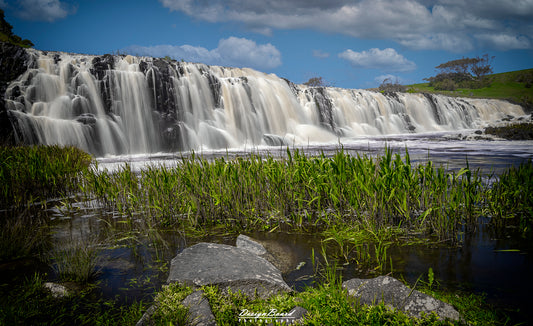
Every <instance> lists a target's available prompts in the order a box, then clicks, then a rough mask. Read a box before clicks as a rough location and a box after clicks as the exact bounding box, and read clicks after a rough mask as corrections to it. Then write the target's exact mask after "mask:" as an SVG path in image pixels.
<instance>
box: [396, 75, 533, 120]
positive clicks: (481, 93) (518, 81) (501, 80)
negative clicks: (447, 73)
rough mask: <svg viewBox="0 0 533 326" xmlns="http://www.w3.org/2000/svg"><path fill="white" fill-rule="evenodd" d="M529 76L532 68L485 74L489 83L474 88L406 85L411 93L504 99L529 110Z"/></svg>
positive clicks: (531, 100) (532, 92) (531, 104)
mask: <svg viewBox="0 0 533 326" xmlns="http://www.w3.org/2000/svg"><path fill="white" fill-rule="evenodd" d="M531 76H533V69H526V70H520V71H512V72H506V73H500V74H493V75H488V76H485V79H484V80H485V81H490V84H487V83H485V84H484V83H481V84H478V86H479V87H476V88H470V87H471V85H466V86H464V87H463V86H460V85H458V86H457V89H456V90H454V91H444V90H438V89H436V88H435V86H434V85H433V84H430V83H424V84H414V85H408V86H407V87H408V91H409V92H411V93H416V92H418V93H440V94H444V95H448V96H460V97H475V98H495V99H504V100H509V101H511V102H513V103H516V104H519V105H522V106H523V107H524V108H525V109H526V110H530V111H531V110H533V89H532V88H531V80H533V79H532V78H531ZM432 78H433V77H432Z"/></svg>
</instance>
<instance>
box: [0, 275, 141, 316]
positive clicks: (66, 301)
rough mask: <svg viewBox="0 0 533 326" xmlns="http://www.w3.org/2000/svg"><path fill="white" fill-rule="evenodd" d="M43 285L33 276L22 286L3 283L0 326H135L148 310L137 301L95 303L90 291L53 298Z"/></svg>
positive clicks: (85, 290)
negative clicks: (121, 303)
mask: <svg viewBox="0 0 533 326" xmlns="http://www.w3.org/2000/svg"><path fill="white" fill-rule="evenodd" d="M44 282H45V277H43V276H42V275H39V274H35V275H34V276H33V277H31V278H28V279H26V280H25V281H24V282H23V283H22V284H18V285H15V286H13V285H10V287H6V286H5V285H4V284H2V285H3V286H1V287H0V325H135V324H136V323H137V321H138V320H139V319H140V318H141V317H142V315H143V313H144V311H145V310H146V308H147V307H146V304H144V303H143V302H137V301H135V302H128V303H126V304H125V305H124V304H123V305H120V304H119V303H118V301H116V300H102V299H100V300H98V299H97V298H96V300H95V293H93V291H92V290H91V289H90V288H88V289H84V290H81V291H79V292H76V293H74V294H72V295H70V296H68V297H64V298H54V297H52V295H51V293H50V291H48V290H47V289H45V288H44V286H43V285H44ZM8 289H9V290H8Z"/></svg>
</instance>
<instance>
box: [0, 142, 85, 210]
mask: <svg viewBox="0 0 533 326" xmlns="http://www.w3.org/2000/svg"><path fill="white" fill-rule="evenodd" d="M91 162H92V158H91V156H90V155H89V154H87V153H85V152H83V151H81V150H79V149H77V148H75V147H60V146H20V147H0V207H11V206H15V207H20V206H22V207H23V206H25V205H26V203H27V202H28V201H30V202H34V201H37V202H38V201H42V200H46V199H49V198H50V197H56V196H62V195H67V194H68V193H69V192H71V191H75V190H76V191H77V189H78V173H79V172H80V171H83V170H85V169H87V168H88V166H89V164H90V163H91Z"/></svg>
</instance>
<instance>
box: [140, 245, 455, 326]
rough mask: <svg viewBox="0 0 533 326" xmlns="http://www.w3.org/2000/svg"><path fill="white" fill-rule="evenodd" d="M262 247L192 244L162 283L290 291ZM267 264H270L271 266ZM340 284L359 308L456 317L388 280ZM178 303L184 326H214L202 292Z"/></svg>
mask: <svg viewBox="0 0 533 326" xmlns="http://www.w3.org/2000/svg"><path fill="white" fill-rule="evenodd" d="M265 244H268V243H264V241H258V240H255V239H253V238H250V237H248V236H245V235H239V237H238V238H237V241H236V246H230V245H224V244H215V243H205V242H202V243H198V244H196V245H193V246H191V247H189V248H186V249H185V250H183V251H182V252H181V253H179V254H178V255H177V256H176V257H175V258H174V259H172V261H171V266H170V272H169V277H168V280H167V282H168V283H172V282H179V283H181V284H184V285H188V286H192V287H200V286H203V285H215V286H218V287H219V289H220V290H221V292H222V293H223V294H224V293H226V294H227V293H228V289H231V291H232V292H237V291H241V292H242V293H243V294H245V295H247V296H248V297H250V298H256V297H259V298H262V299H266V298H268V297H270V296H271V295H273V294H276V293H280V292H289V291H292V289H291V288H290V287H289V286H288V285H287V284H286V283H285V281H284V280H283V278H282V276H281V272H280V270H279V269H278V268H276V267H275V266H274V264H276V265H279V264H280V263H279V259H284V258H283V257H284V255H280V254H279V253H277V254H276V253H275V252H272V251H271V248H269V246H268V245H265ZM269 260H272V263H271V262H270V261H269ZM282 265H283V264H282ZM342 286H343V288H345V289H346V290H347V291H348V295H350V296H354V297H356V298H358V300H359V301H358V302H359V303H360V304H367V305H373V304H379V303H381V302H383V303H385V304H386V305H388V306H390V307H392V308H395V309H398V310H402V311H404V312H406V313H407V314H408V315H410V316H412V317H420V316H421V315H422V314H423V313H425V314H431V313H433V312H434V313H436V314H437V315H438V316H439V317H440V318H447V319H451V320H460V318H461V317H460V315H459V313H458V312H457V311H456V310H455V309H454V308H453V307H452V306H451V305H449V304H447V303H445V302H442V301H440V300H437V299H435V298H433V297H431V296H429V295H427V294H424V293H421V292H419V291H416V290H413V289H410V288H408V287H407V286H405V285H404V284H403V283H401V282H400V281H398V280H396V279H394V278H392V277H389V276H379V277H376V278H373V279H357V278H354V279H351V280H348V281H345V282H344V283H343V284H342ZM182 304H183V305H185V306H187V307H189V319H188V320H189V321H188V324H187V325H195V326H198V325H216V322H215V318H214V316H213V313H212V310H211V306H210V303H209V301H208V300H207V299H206V298H205V297H204V293H203V291H201V290H197V291H195V292H193V293H192V294H190V295H189V296H188V297H187V298H185V299H184V300H183V301H182ZM156 309H157V307H156V306H155V305H154V306H152V307H151V308H150V309H149V310H148V311H147V312H146V313H145V315H144V316H143V318H142V319H141V320H140V321H139V323H138V324H137V325H150V324H151V322H152V321H151V320H150V319H151V315H153V313H154V312H155V310H156ZM261 313H263V312H261ZM261 313H260V314H259V315H261ZM306 314H307V310H305V309H304V308H302V307H298V306H297V307H295V308H293V309H292V310H291V311H290V312H288V313H283V314H279V316H278V315H275V316H274V315H273V316H272V319H273V320H274V319H275V320H276V321H277V322H284V323H286V324H293V323H298V322H301V321H302V320H303V318H305V315H306ZM259 315H258V313H257V312H248V311H242V312H241V315H240V316H239V318H240V320H241V321H243V322H245V321H246V320H252V321H257V320H256V319H257V318H263V316H262V315H261V316H260V317H258V316H259ZM263 315H264V313H263Z"/></svg>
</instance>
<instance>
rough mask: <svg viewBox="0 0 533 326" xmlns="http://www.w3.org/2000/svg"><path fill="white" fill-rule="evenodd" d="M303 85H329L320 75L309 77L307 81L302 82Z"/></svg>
mask: <svg viewBox="0 0 533 326" xmlns="http://www.w3.org/2000/svg"><path fill="white" fill-rule="evenodd" d="M304 85H307V86H309V87H329V86H331V85H329V83H328V82H326V81H325V80H324V78H322V77H311V78H309V80H308V81H306V82H305V83H304Z"/></svg>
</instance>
